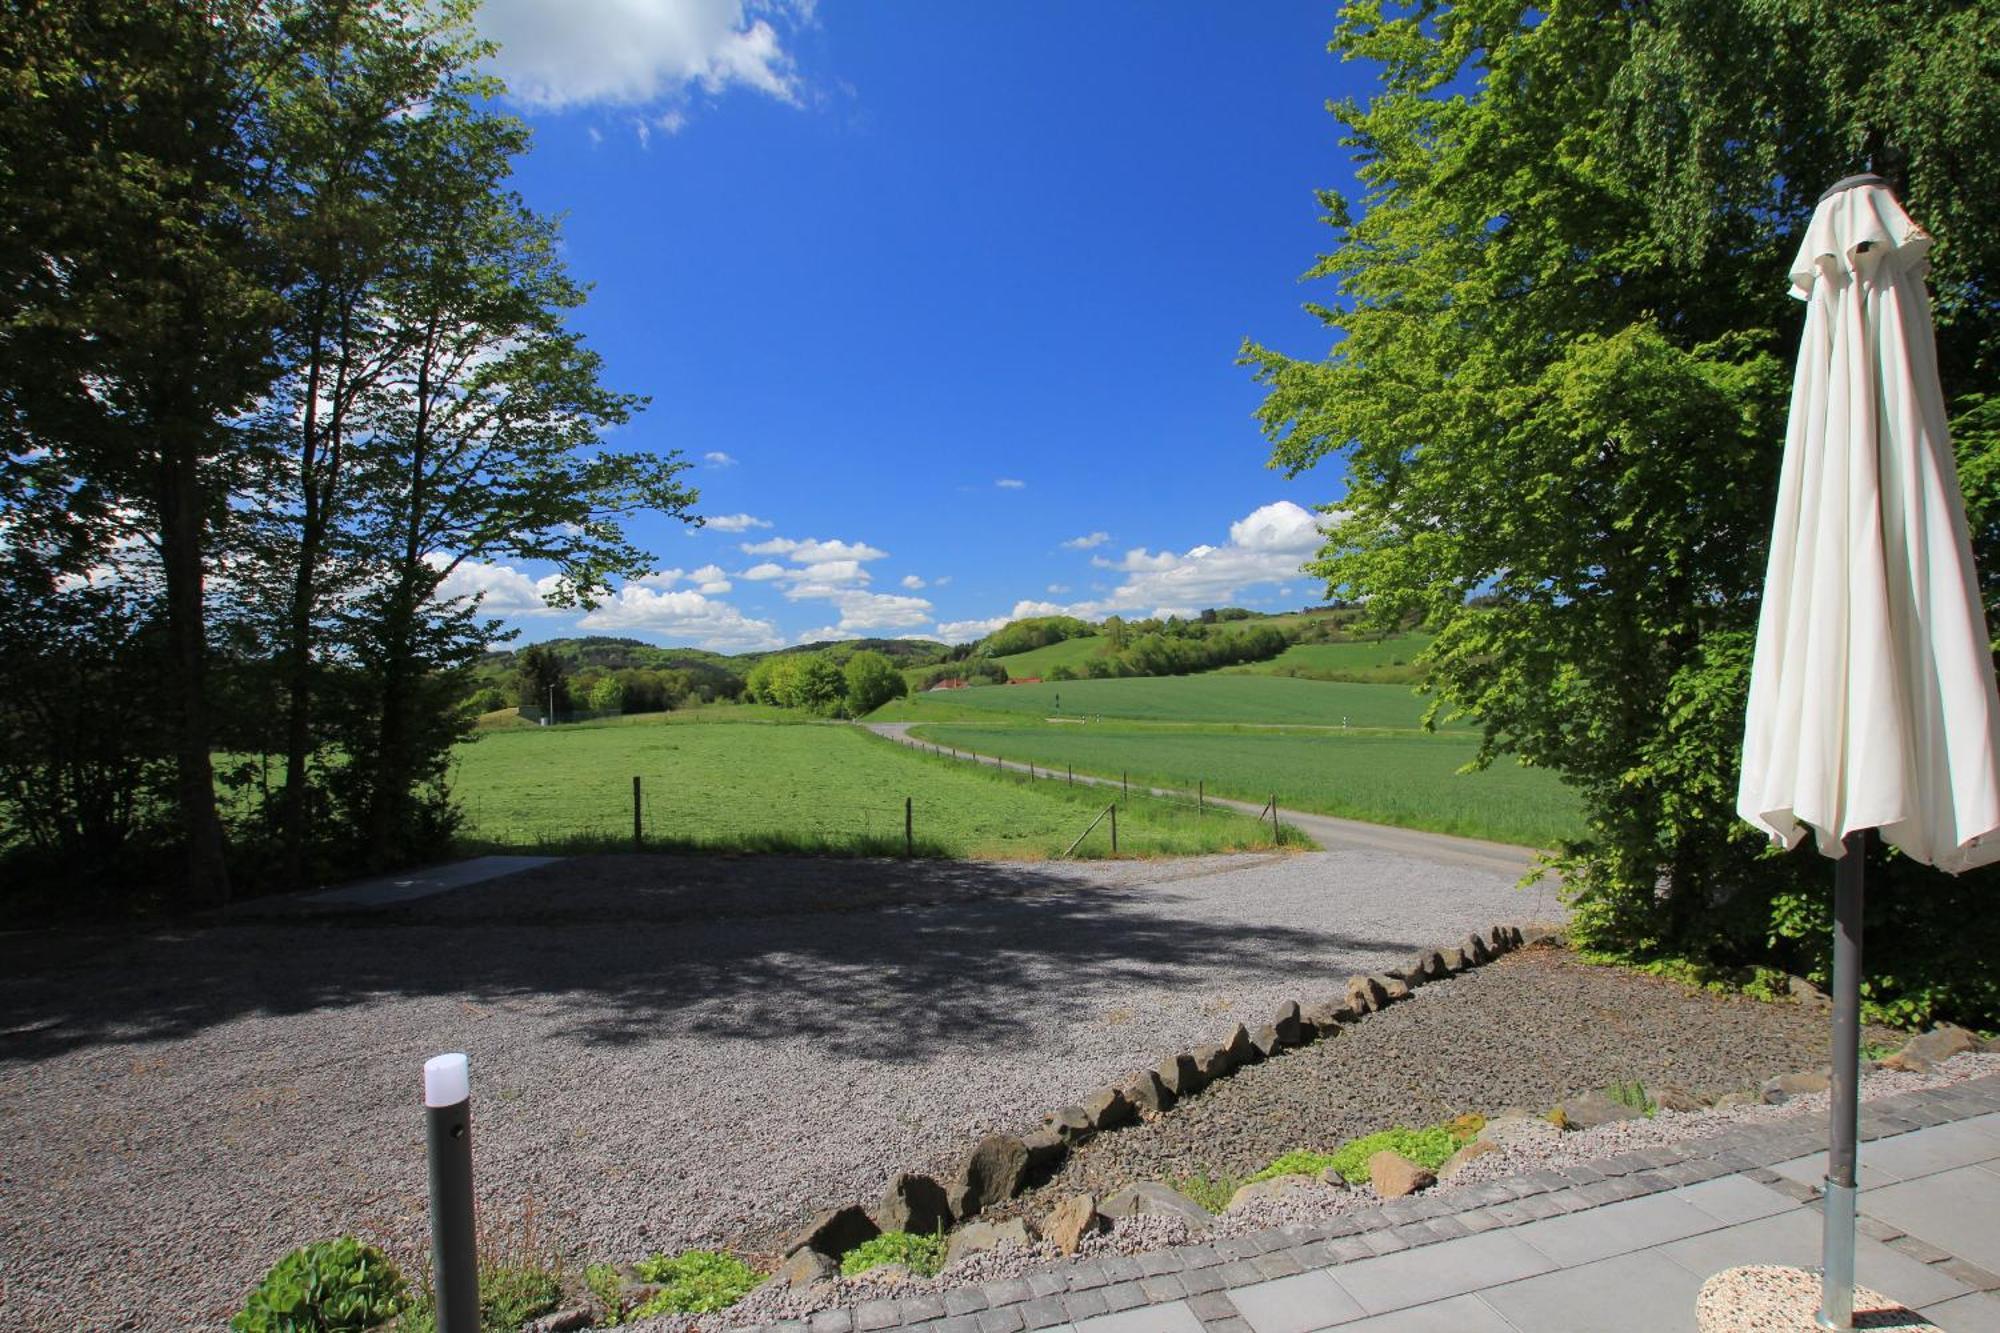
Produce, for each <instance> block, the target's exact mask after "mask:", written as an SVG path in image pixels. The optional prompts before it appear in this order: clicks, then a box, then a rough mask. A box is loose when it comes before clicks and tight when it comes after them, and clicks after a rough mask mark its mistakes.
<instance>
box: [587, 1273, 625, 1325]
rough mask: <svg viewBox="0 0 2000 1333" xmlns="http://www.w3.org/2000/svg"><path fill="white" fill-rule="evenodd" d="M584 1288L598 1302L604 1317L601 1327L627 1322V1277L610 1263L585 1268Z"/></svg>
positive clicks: (598, 1323) (600, 1322)
mask: <svg viewBox="0 0 2000 1333" xmlns="http://www.w3.org/2000/svg"><path fill="white" fill-rule="evenodd" d="M583 1286H584V1290H586V1291H588V1292H589V1293H590V1296H591V1299H592V1300H594V1301H596V1302H597V1306H598V1308H599V1309H600V1310H602V1311H604V1317H603V1318H602V1319H599V1320H598V1321H597V1325H598V1327H600V1328H616V1327H618V1325H620V1324H622V1323H624V1322H625V1278H624V1275H623V1274H621V1273H620V1272H619V1271H618V1270H617V1269H616V1268H614V1267H612V1266H611V1265H610V1264H591V1265H590V1266H589V1267H587V1268H585V1269H584V1270H583Z"/></svg>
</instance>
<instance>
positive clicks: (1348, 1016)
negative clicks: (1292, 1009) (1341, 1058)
mask: <svg viewBox="0 0 2000 1333" xmlns="http://www.w3.org/2000/svg"><path fill="white" fill-rule="evenodd" d="M1353 1018H1354V1011H1353V1010H1352V1009H1349V1008H1348V1007H1347V1006H1346V1005H1345V1004H1342V1003H1340V1002H1339V1001H1337V1000H1314V1001H1313V1002H1312V1003H1311V1004H1309V1005H1307V1006H1306V1007H1305V1008H1304V1009H1302V1010H1300V1011H1299V1021H1300V1022H1301V1023H1303V1024H1305V1026H1306V1027H1308V1028H1310V1029H1312V1034H1313V1035H1314V1036H1315V1037H1331V1036H1334V1035H1336V1034H1337V1033H1338V1032H1339V1031H1340V1025H1341V1024H1342V1023H1347V1022H1351V1021H1353Z"/></svg>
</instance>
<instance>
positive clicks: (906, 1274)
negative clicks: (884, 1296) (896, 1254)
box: [864, 1264, 916, 1285]
mask: <svg viewBox="0 0 2000 1333" xmlns="http://www.w3.org/2000/svg"><path fill="white" fill-rule="evenodd" d="M864 1271H865V1272H866V1273H867V1274H868V1280H869V1281H870V1282H887V1283H890V1284H891V1285H894V1284H895V1283H898V1282H908V1281H909V1280H910V1279H911V1278H913V1277H915V1276H916V1274H915V1273H912V1272H911V1271H910V1266H909V1265H908V1264H876V1265H875V1266H874V1267H873V1268H870V1269H866V1270H864Z"/></svg>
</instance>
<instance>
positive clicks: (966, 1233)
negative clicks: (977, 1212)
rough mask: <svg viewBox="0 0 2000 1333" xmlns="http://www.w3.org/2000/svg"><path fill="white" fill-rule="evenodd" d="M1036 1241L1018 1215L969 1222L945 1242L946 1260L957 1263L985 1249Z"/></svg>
mask: <svg viewBox="0 0 2000 1333" xmlns="http://www.w3.org/2000/svg"><path fill="white" fill-rule="evenodd" d="M1034 1243H1035V1238H1034V1237H1033V1236H1030V1235H1029V1234H1028V1224H1027V1223H1025V1222H1023V1221H1022V1220H1021V1219H1020V1218H1018V1217H1010V1218H1007V1219H1006V1220H1005V1221H1001V1222H967V1223H966V1224H965V1225H964V1226H962V1227H960V1228H959V1229H958V1230H956V1231H954V1232H952V1233H951V1239H950V1240H949V1241H947V1242H946V1243H945V1247H944V1261H945V1263H947V1264H955V1263H957V1262H958V1261H959V1260H960V1259H963V1258H964V1257H965V1256H966V1255H968V1254H978V1253H980V1252H981V1251H983V1250H1003V1249H1007V1248H1010V1247H1012V1246H1017V1245H1019V1246H1027V1245H1032V1244H1034Z"/></svg>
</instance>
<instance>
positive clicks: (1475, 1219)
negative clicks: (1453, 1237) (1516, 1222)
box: [1458, 1208, 1502, 1235]
mask: <svg viewBox="0 0 2000 1333" xmlns="http://www.w3.org/2000/svg"><path fill="white" fill-rule="evenodd" d="M1458 1224H1459V1225H1460V1226H1462V1227H1464V1228H1465V1229H1466V1230H1467V1231H1470V1232H1472V1233H1473V1234H1475V1235H1477V1234H1478V1233H1479V1232H1482V1231H1491V1230H1493V1229H1494V1228H1495V1227H1498V1226H1500V1225H1502V1224H1501V1222H1500V1219H1499V1218H1497V1217H1495V1216H1493V1212H1492V1210H1491V1209H1488V1208H1481V1209H1478V1210H1477V1211H1475V1212H1470V1213H1460V1214H1459V1215H1458Z"/></svg>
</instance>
